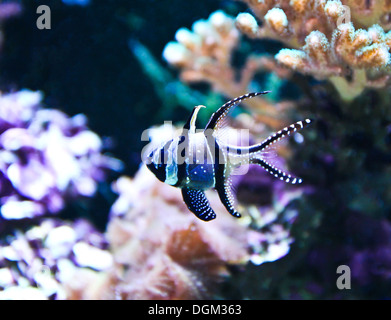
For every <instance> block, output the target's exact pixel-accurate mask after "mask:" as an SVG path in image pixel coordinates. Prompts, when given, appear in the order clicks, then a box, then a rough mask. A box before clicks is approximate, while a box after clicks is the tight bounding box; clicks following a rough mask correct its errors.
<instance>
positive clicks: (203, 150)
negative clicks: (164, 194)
mask: <svg viewBox="0 0 391 320" xmlns="http://www.w3.org/2000/svg"><path fill="white" fill-rule="evenodd" d="M269 92H270V91H262V92H251V93H247V94H245V95H242V96H240V97H237V98H234V99H232V100H230V101H228V102H227V103H225V104H224V105H222V106H221V107H220V108H219V109H218V110H217V111H216V112H215V113H213V114H212V116H211V117H210V119H209V121H208V123H207V125H206V127H205V128H204V130H200V132H196V124H195V123H196V119H197V115H198V112H199V111H200V109H201V108H205V106H202V105H199V106H195V107H194V108H193V110H192V112H191V114H190V116H189V118H188V120H187V121H186V123H185V125H184V126H183V129H182V131H181V134H180V135H179V136H178V137H176V138H173V139H171V140H168V141H166V142H165V143H163V144H162V145H161V146H159V147H157V148H154V149H153V150H152V151H151V152H150V153H149V155H148V156H147V158H146V161H145V162H146V165H147V167H148V169H149V170H150V171H151V172H152V173H153V174H154V175H155V176H156V178H157V179H159V180H160V181H162V182H164V183H166V184H169V185H171V186H173V187H176V188H180V189H181V192H182V197H183V201H184V202H185V204H186V206H187V208H188V209H189V210H190V211H191V212H192V213H194V214H195V215H196V216H197V217H198V218H199V219H201V220H203V221H210V220H213V219H215V218H216V213H215V212H214V210H213V209H212V208H211V206H210V203H209V201H208V199H207V197H206V195H205V190H208V189H211V188H214V189H215V190H216V191H217V193H218V195H219V198H220V200H221V202H222V204H223V205H224V207H225V208H226V210H227V211H228V212H229V213H230V214H231V215H232V216H233V217H235V218H240V217H241V214H240V213H239V212H238V211H237V210H236V209H235V200H234V194H233V192H232V181H231V178H230V176H231V174H232V172H233V170H234V169H235V168H237V167H240V166H241V165H245V164H255V165H259V166H261V167H262V168H264V169H265V170H266V171H267V172H269V173H270V174H272V175H273V176H275V177H276V178H278V179H280V180H283V181H285V182H287V183H291V184H300V183H302V182H303V180H302V179H301V178H298V177H295V176H293V175H291V174H289V173H287V172H284V171H283V170H281V169H279V168H277V167H275V166H273V165H272V164H270V163H269V162H268V161H267V159H265V157H264V156H263V155H264V154H265V152H266V150H267V149H268V148H270V147H271V146H272V145H273V144H274V143H275V142H277V141H279V140H281V139H283V138H285V137H287V136H290V135H292V134H293V133H294V132H296V131H298V130H301V129H303V128H304V127H306V126H307V125H309V124H310V123H311V122H312V120H311V119H305V120H303V121H297V122H295V123H293V124H291V125H290V126H287V127H285V128H283V129H282V130H280V131H278V132H276V133H274V134H273V135H271V136H269V137H268V138H267V139H265V140H264V141H263V142H261V143H259V144H255V145H251V146H232V145H229V144H228V143H227V142H225V141H223V139H221V138H220V137H221V135H220V134H219V132H221V130H222V129H223V127H224V120H225V119H226V117H227V115H228V113H229V112H230V111H231V110H232V109H233V108H234V107H235V106H237V105H238V104H240V103H241V102H242V101H243V100H246V99H250V98H253V97H256V96H258V95H263V94H267V93H269Z"/></svg>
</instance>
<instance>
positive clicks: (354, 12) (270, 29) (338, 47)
mask: <svg viewBox="0 0 391 320" xmlns="http://www.w3.org/2000/svg"><path fill="white" fill-rule="evenodd" d="M244 2H246V3H248V5H249V6H250V7H251V8H252V10H253V12H254V13H255V15H256V17H257V18H258V19H259V20H260V21H261V22H262V23H261V24H259V23H258V22H256V21H255V22H256V23H257V29H256V32H254V31H252V30H251V29H249V28H244V27H243V25H244V24H243V23H240V22H239V18H240V19H241V21H243V17H242V16H241V15H239V16H238V18H237V21H238V22H237V25H238V27H239V29H240V30H241V31H242V32H243V33H245V34H247V35H248V36H250V37H253V38H254V37H256V38H273V39H276V40H279V41H281V42H283V43H285V44H286V45H287V46H288V47H290V48H289V49H283V50H281V51H280V52H279V53H278V54H277V55H276V59H277V61H278V62H279V63H280V64H282V65H284V66H286V67H287V68H289V69H293V70H295V71H299V72H302V73H305V74H310V75H313V76H314V77H315V78H317V79H328V80H330V81H331V82H332V83H333V84H334V86H335V88H336V89H337V91H338V92H339V93H340V95H341V97H342V98H343V99H344V100H347V101H349V100H352V99H354V98H355V97H357V96H358V95H360V94H361V93H362V91H363V90H364V89H365V88H366V87H373V88H379V87H384V86H387V85H389V82H388V80H389V77H390V68H389V65H390V59H391V57H390V43H391V41H390V38H391V35H390V34H391V31H390V32H388V33H386V32H385V31H384V30H388V29H390V28H391V12H390V10H391V1H389V0H384V1H383V0H381V1H352V0H346V1H340V0H307V1H300V0H297V1H294V0H291V1H282V0H275V1H272V0H269V1H260V2H258V1H252V0H248V1H247V0H244ZM273 13H278V14H274V16H276V17H278V16H279V17H284V23H283V25H284V26H285V29H284V28H282V25H281V23H280V26H279V27H278V23H270V18H269V16H272V15H273ZM247 15H248V14H247ZM385 15H388V22H387V24H385V23H384V16H385ZM285 17H286V21H285ZM246 19H247V20H248V21H250V20H251V18H250V17H249V16H246ZM253 19H254V20H255V18H253ZM275 20H276V21H282V19H281V18H280V19H277V18H275ZM253 24H254V23H253ZM259 25H261V26H259ZM276 25H277V27H276ZM359 27H364V28H366V29H359ZM287 34H289V36H287Z"/></svg>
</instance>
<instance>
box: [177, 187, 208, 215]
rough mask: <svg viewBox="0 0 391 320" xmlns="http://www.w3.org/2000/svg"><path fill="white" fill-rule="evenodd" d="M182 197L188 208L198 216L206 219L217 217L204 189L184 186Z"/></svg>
mask: <svg viewBox="0 0 391 320" xmlns="http://www.w3.org/2000/svg"><path fill="white" fill-rule="evenodd" d="M182 197H183V201H185V203H186V205H187V208H188V209H189V210H190V211H191V212H193V213H194V214H195V215H196V216H197V218H199V219H201V220H204V221H209V220H213V219H214V218H216V213H215V212H214V211H213V209H212V208H211V207H210V204H209V201H208V199H207V198H206V196H205V193H204V192H203V191H202V190H198V189H190V188H182Z"/></svg>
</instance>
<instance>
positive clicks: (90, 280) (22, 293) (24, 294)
mask: <svg viewBox="0 0 391 320" xmlns="http://www.w3.org/2000/svg"><path fill="white" fill-rule="evenodd" d="M107 246H108V244H107V241H106V240H105V239H104V237H103V235H102V234H101V233H100V232H98V231H96V230H95V229H94V228H93V226H92V225H91V224H90V223H89V222H87V221H85V220H78V221H75V222H73V223H71V222H66V221H61V220H59V219H44V220H43V221H42V222H41V223H40V224H39V225H36V226H32V227H31V228H29V229H28V230H27V231H26V232H24V233H22V232H20V231H19V232H17V233H16V234H15V235H14V236H10V237H8V238H7V242H6V243H3V241H1V242H0V300H9V299H27V300H32V299H33V300H35V299H97V298H101V296H97V293H101V291H100V288H101V287H103V286H104V284H105V279H106V275H105V271H107V270H109V269H110V268H111V267H112V264H113V258H112V255H111V253H109V252H108V251H107Z"/></svg>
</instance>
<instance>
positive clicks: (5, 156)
mask: <svg viewBox="0 0 391 320" xmlns="http://www.w3.org/2000/svg"><path fill="white" fill-rule="evenodd" d="M252 2H253V1H217V0H216V1H195V0H194V1H193V0H188V1H185V2H184V1H178V0H170V1H155V0H143V1H141V0H140V1H139V0H132V1H129V0H89V1H88V0H84V1H81V0H80V1H77V0H74V1H70V0H67V1H65V0H63V1H61V0H48V1H40V0H36V1H35V0H34V1H33V0H22V1H16V0H15V1H1V2H0V27H1V35H2V37H1V47H0V50H1V51H0V91H1V97H0V180H1V182H0V196H1V203H0V204H1V215H0V299H24V298H26V299H33V298H42V299H198V298H205V297H207V298H213V299H216V298H218V299H388V298H390V289H391V287H390V284H391V246H390V245H391V223H390V217H391V216H390V212H391V211H390V210H391V188H390V181H391V180H390V179H391V169H390V163H391V162H390V160H391V149H390V148H391V124H390V119H391V112H390V107H389V104H388V101H389V98H390V90H389V82H388V80H389V75H390V67H389V60H390V57H389V48H390V46H391V40H390V39H391V35H390V33H389V32H388V30H389V21H388V20H387V17H389V15H388V16H386V14H388V13H389V12H391V9H390V8H386V7H385V8H383V9H384V10H383V9H382V10H383V11H382V12H384V16H383V15H382V16H379V15H377V12H379V8H378V7H376V6H380V3H381V5H384V6H386V4H384V3H383V1H380V2H379V3H378V4H375V3H374V1H369V2H366V3H367V4H364V2H363V4H361V2H360V3H357V4H352V3H351V2H350V1H342V2H340V1H326V2H327V3H328V4H327V5H328V6H324V7H322V8H320V9H319V8H318V7H317V5H315V4H313V3H314V1H293V2H292V1H291V4H287V3H288V2H287V1H270V3H269V4H267V6H269V7H262V6H261V5H259V7H257V4H253V3H252ZM292 3H293V4H292ZM40 5H46V6H48V7H49V8H50V17H51V19H50V29H43V30H40V29H39V28H37V19H38V17H39V16H40V14H39V13H37V8H38V7H39V6H40ZM300 5H302V6H303V8H306V6H308V8H311V10H301V9H300V8H301V7H300ZM342 5H348V6H350V7H351V9H352V16H351V17H352V19H353V25H354V27H355V28H356V29H354V27H353V25H350V24H348V23H343V24H342V27H341V26H340V25H339V24H338V23H337V22H336V21H337V18H339V17H341V16H342V15H343V14H344V11H342V9H341V6H342ZM265 6H266V5H265ZM360 6H361V7H360ZM363 6H367V7H366V8H364V9H365V10H367V11H366V12H367V13H365V14H363V13H362V11H364V9H363ZM375 7H376V8H375ZM281 8H282V9H281ZM308 8H307V9H308ZM295 10H296V11H295ZM317 10H318V11H317ZM319 10H322V11H319ZM333 10H334V11H333ZM338 10H340V11H338ZM387 10H388V11H387ZM380 11H381V10H380ZM281 12H282V13H281ZM284 12H285V13H284ZM304 12H307V13H304ZM319 12H320V13H319ZM240 13H245V14H246V15H242V16H238V15H239V14H240ZM250 14H251V15H252V16H253V18H252V19H253V20H252V19H251V17H252V16H250ZM254 17H255V18H256V20H257V22H256V21H255V18H254ZM235 19H236V20H235ZM311 19H312V20H311ZM314 19H315V20H314ZM316 19H318V20H316ZM200 20H203V23H201V24H198V26H196V25H195V24H194V23H195V22H196V21H200ZM314 21H315V22H314ZM325 21H326V22H325ZM288 22H289V27H288ZM319 22H322V24H319ZM46 23H48V21H46ZM257 23H258V24H259V25H257ZM373 25H377V26H378V27H372V26H373ZM181 28H186V30H185V31H184V29H182V32H179V31H178V32H177V30H179V29H181ZM257 28H258V29H257ZM317 28H318V29H319V30H317ZM344 28H345V29H344ZM352 28H353V29H352ZM359 28H363V30H364V31H363V33H365V32H366V34H365V37H366V38H365V39H366V42H365V43H362V44H361V43H359V40H360V38H359V35H358V34H357V30H358V29H359ZM371 28H372V29H371ZM314 30H317V31H318V33H314ZM335 30H337V31H335ZM344 32H345V33H347V34H348V33H349V35H350V36H351V39H358V40H357V41H356V42H354V41H351V42H349V43H347V42H346V41H345V42H344V41H343V35H344ZM320 33H322V34H323V36H324V38H323V36H322V35H320ZM208 34H209V37H210V38H208ZM335 34H337V35H338V37H340V38H341V39H340V42H338V41H334V42H332V41H331V39H335V38H336V36H335ZM333 35H334V38H333ZM361 35H362V34H360V36H361ZM310 36H312V38H310ZM213 37H214V38H213ZM363 37H364V36H363ZM325 39H326V40H325ZM338 39H339V38H338ZM310 40H313V41H312V42H311V41H310ZM322 41H323V42H322ZM327 41H329V42H327ZM325 42H326V43H327V45H325V44H324V43H325ZM169 43H171V44H169ZM319 43H321V44H322V45H319ZM178 44H180V45H178ZM311 46H312V47H311ZM326 47H327V50H326V49H324V48H326ZM183 48H185V49H183ZM284 48H288V49H285V51H284ZM322 48H323V49H322ZM349 48H350V49H349ZM339 49H340V50H339ZM286 50H292V51H286ZM294 50H296V51H294ZM332 50H335V52H337V54H335V53H334V55H333V53H331V51H332ZM355 50H361V51H360V55H358V54H357V53H356V52H358V51H355ZM341 52H342V53H341ZM362 52H364V53H362ZM339 55H340V56H339ZM353 56H354V57H356V58H353ZM357 56H359V57H362V58H360V59H361V60H359V58H357ZM331 57H332V58H331ZM300 59H301V60H300ZM322 59H323V60H322ZM354 59H356V60H357V61H356V60H354ZM358 60H359V61H358ZM357 79H358V80H357ZM363 79H364V80H363ZM261 90H272V93H271V94H270V95H269V96H268V97H266V98H259V100H256V99H254V101H252V100H251V101H252V102H248V104H244V105H243V106H239V107H238V108H237V109H238V110H236V111H235V112H234V113H233V117H232V119H231V120H230V126H231V127H233V128H236V129H249V130H250V134H251V139H252V142H254V143H255V142H259V141H262V140H263V139H264V138H266V137H267V136H268V135H269V134H272V133H273V132H275V131H278V130H280V129H282V128H283V127H284V126H285V125H289V124H290V123H293V122H295V121H298V120H303V119H305V118H311V119H314V120H315V121H314V123H313V124H312V125H311V126H310V127H308V128H306V129H304V130H303V131H302V132H300V133H298V134H296V135H295V136H293V138H292V139H290V140H287V141H285V142H284V143H282V144H281V145H279V146H278V147H277V148H276V153H277V154H278V158H279V159H274V160H273V159H271V161H274V162H273V163H278V164H279V165H281V166H282V167H283V168H286V169H289V171H290V172H293V173H294V174H295V175H296V176H300V177H302V178H303V179H304V184H303V185H301V186H299V187H297V186H291V185H287V184H284V183H282V182H280V181H277V180H276V179H274V178H273V177H272V176H269V175H268V173H265V172H264V170H263V169H261V168H259V167H256V168H250V173H249V174H248V175H246V176H237V177H234V180H233V181H234V184H235V186H236V190H237V193H236V195H237V199H238V205H239V208H240V211H241V212H243V216H244V217H243V218H242V219H239V220H240V221H239V220H235V219H234V218H232V217H231V216H229V214H228V213H227V212H225V209H224V208H223V207H222V205H221V203H219V200H218V198H217V196H216V194H214V193H213V192H212V193H211V194H210V201H211V204H212V205H213V207H214V208H216V209H215V211H216V213H217V214H218V217H219V218H218V219H216V223H215V222H209V223H204V222H202V221H199V220H197V219H196V218H195V217H193V216H192V214H191V213H190V212H189V211H188V210H187V208H186V206H185V205H184V204H183V201H182V199H181V196H180V191H179V190H177V189H174V188H172V187H169V186H165V185H163V184H161V183H160V182H159V181H157V179H156V178H155V177H154V176H152V175H151V174H150V173H149V172H147V170H146V169H145V167H144V166H143V165H142V164H141V150H142V149H143V148H144V147H145V145H146V144H147V142H148V141H142V139H141V136H142V134H143V132H144V131H145V130H146V129H149V128H151V127H153V128H154V129H155V130H154V131H153V130H152V131H151V132H150V133H149V139H150V140H152V141H154V140H155V141H156V142H157V143H159V142H161V141H162V140H164V139H163V138H164V137H165V134H168V135H170V134H173V132H174V130H175V128H179V127H180V126H181V125H182V124H183V123H184V121H185V120H186V119H187V117H188V115H189V113H190V111H191V110H192V108H193V107H194V106H195V105H198V104H204V105H206V106H207V107H208V108H207V110H201V112H200V116H199V124H198V127H203V126H204V125H205V124H206V122H207V120H208V118H209V116H210V115H211V113H212V112H213V111H215V110H216V109H217V108H218V107H219V106H220V105H222V104H223V103H224V102H226V101H228V100H229V99H231V98H234V97H235V96H239V95H241V94H245V93H247V92H251V91H261ZM164 121H172V122H173V124H174V127H172V128H171V127H170V129H167V128H166V130H168V131H169V132H163V128H162V127H160V126H161V125H163V123H164ZM220 217H221V218H220ZM340 265H344V266H348V267H349V268H348V272H347V273H346V272H344V273H343V274H339V273H337V268H338V266H340ZM341 275H342V276H343V278H340V281H342V283H343V285H342V287H341V286H339V287H338V285H337V284H338V281H337V279H338V277H340V276H341ZM344 276H346V278H345V277H344Z"/></svg>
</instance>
